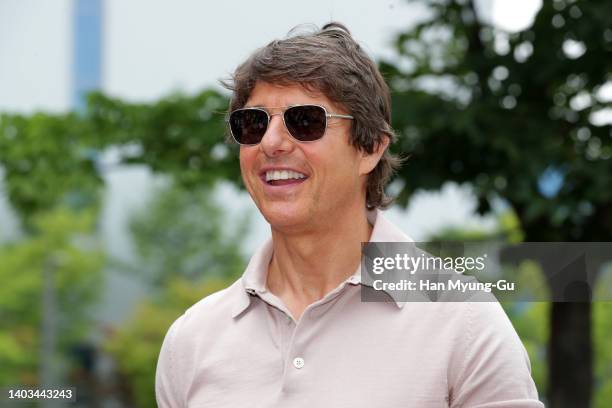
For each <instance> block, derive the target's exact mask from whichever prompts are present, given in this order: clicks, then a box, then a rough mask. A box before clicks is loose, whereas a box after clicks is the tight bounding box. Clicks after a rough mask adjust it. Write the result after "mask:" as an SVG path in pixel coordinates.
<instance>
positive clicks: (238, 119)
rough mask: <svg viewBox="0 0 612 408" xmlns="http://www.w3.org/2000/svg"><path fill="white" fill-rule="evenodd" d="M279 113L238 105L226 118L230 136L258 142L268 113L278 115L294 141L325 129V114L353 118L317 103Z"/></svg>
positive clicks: (249, 143)
mask: <svg viewBox="0 0 612 408" xmlns="http://www.w3.org/2000/svg"><path fill="white" fill-rule="evenodd" d="M268 109H282V112H280V113H273V114H271V113H268V111H267V110H266V109H264V108H242V109H236V110H235V111H233V112H232V113H230V115H229V118H228V122H229V127H230V132H231V133H232V137H233V138H234V140H235V141H236V142H237V143H238V144H241V145H247V146H253V145H256V144H258V143H259V142H261V139H263V137H264V135H265V134H266V130H268V125H269V124H270V120H271V119H272V116H276V115H282V117H283V123H284V124H285V127H286V128H287V131H288V132H289V134H290V135H291V136H292V137H293V138H294V139H295V140H297V141H298V142H314V141H315V140H319V139H321V138H322V137H323V135H324V134H325V131H326V130H327V118H340V119H353V117H352V116H350V115H340V114H337V113H328V112H327V110H326V109H325V107H323V106H319V105H292V106H288V107H286V108H268Z"/></svg>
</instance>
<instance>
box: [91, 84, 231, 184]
mask: <svg viewBox="0 0 612 408" xmlns="http://www.w3.org/2000/svg"><path fill="white" fill-rule="evenodd" d="M228 103H229V102H228V99H227V97H225V96H223V95H221V94H220V93H218V92H216V91H212V90H205V91H203V92H201V93H199V94H197V95H194V96H186V95H182V94H174V95H170V96H168V97H166V98H163V99H161V100H159V101H157V102H154V103H152V104H136V103H127V102H123V101H120V100H118V99H114V98H110V97H108V96H105V95H103V94H101V93H92V94H90V95H89V98H88V105H87V111H86V113H85V119H86V120H87V122H88V124H89V126H90V127H91V129H92V131H93V132H94V133H95V134H97V135H103V137H104V139H105V140H106V145H107V146H110V145H111V144H112V145H118V146H123V149H122V161H123V162H124V163H140V164H145V165H147V166H148V167H149V168H151V169H152V170H154V171H155V172H159V173H162V174H166V175H170V176H172V178H173V179H174V180H175V181H176V182H178V183H180V184H182V185H185V186H189V187H192V186H196V185H200V186H202V185H204V186H209V185H212V184H214V183H215V182H216V181H217V180H219V179H228V180H231V181H233V182H235V183H236V184H240V168H239V166H238V165H237V153H236V152H237V150H236V148H235V146H233V145H231V144H227V143H225V141H224V138H223V135H224V134H225V132H226V126H225V123H224V120H223V117H224V116H223V115H224V111H223V109H225V108H226V107H227V106H228ZM99 137H102V136H99Z"/></svg>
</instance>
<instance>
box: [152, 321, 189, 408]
mask: <svg viewBox="0 0 612 408" xmlns="http://www.w3.org/2000/svg"><path fill="white" fill-rule="evenodd" d="M181 319H182V316H181V317H179V318H178V319H177V320H176V321H175V322H174V323H173V324H172V325H171V326H170V328H169V329H168V332H167V333H166V337H165V338H164V342H163V344H162V347H161V350H160V352H159V358H158V359H157V369H156V371H155V398H156V400H157V406H158V407H159V408H179V407H183V406H184V404H183V400H182V398H181V392H180V388H179V386H178V384H180V381H179V375H180V372H181V370H180V367H178V366H177V364H176V362H177V360H176V353H177V351H178V349H177V345H176V338H177V331H178V327H179V325H180V321H181Z"/></svg>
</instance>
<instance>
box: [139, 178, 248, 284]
mask: <svg viewBox="0 0 612 408" xmlns="http://www.w3.org/2000/svg"><path fill="white" fill-rule="evenodd" d="M214 198H215V197H214V196H213V193H212V191H211V190H210V189H209V188H202V187H198V188H191V189H185V188H183V187H180V186H177V185H176V184H171V185H170V186H165V187H162V188H159V189H158V190H157V191H156V192H154V193H153V199H152V200H151V202H150V203H149V205H147V207H146V209H145V210H144V211H139V212H138V213H137V214H134V216H133V217H132V219H131V221H130V230H131V232H132V235H133V237H134V241H135V243H136V247H137V249H138V253H139V254H140V256H141V259H142V261H141V262H139V266H138V267H139V268H142V267H143V266H145V267H146V268H145V269H146V272H147V276H146V277H147V279H148V280H149V281H151V282H153V283H154V284H155V285H157V286H163V284H164V283H165V282H166V281H168V280H169V279H172V278H175V277H179V276H180V277H183V278H186V279H190V280H197V279H199V278H201V277H202V276H203V275H206V277H218V278H232V277H233V278H237V277H238V275H237V274H238V273H240V272H242V269H243V267H244V265H245V264H244V259H243V257H242V256H241V255H240V254H241V240H242V237H244V235H245V233H246V231H247V229H248V222H247V221H248V219H247V215H248V214H244V215H243V216H242V217H240V218H238V219H235V220H233V222H232V223H231V225H228V223H226V222H224V221H225V217H224V211H223V208H222V207H221V203H217V202H215V201H214V200H213V199H214Z"/></svg>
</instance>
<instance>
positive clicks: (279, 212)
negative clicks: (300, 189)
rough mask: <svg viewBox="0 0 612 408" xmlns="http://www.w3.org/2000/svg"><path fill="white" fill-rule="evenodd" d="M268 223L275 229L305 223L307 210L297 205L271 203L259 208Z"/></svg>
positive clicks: (306, 221)
mask: <svg viewBox="0 0 612 408" xmlns="http://www.w3.org/2000/svg"><path fill="white" fill-rule="evenodd" d="M260 210H261V213H262V215H263V216H264V218H265V219H266V221H268V223H269V224H270V225H271V226H272V228H275V229H282V228H287V227H295V226H299V225H307V224H308V223H309V222H310V217H309V216H308V215H309V212H308V211H306V209H304V208H300V207H298V206H290V205H289V206H288V205H271V206H267V207H266V208H262V209H260Z"/></svg>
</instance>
